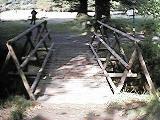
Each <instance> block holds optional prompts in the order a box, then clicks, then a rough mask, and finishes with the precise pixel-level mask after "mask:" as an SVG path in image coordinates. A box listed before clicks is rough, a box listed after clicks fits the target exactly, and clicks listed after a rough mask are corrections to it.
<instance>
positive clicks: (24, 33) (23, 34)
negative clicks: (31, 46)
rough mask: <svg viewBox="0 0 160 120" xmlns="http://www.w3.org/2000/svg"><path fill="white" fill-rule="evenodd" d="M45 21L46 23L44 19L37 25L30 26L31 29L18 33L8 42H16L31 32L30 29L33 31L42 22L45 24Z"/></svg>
mask: <svg viewBox="0 0 160 120" xmlns="http://www.w3.org/2000/svg"><path fill="white" fill-rule="evenodd" d="M43 23H44V21H43V22H41V23H38V24H37V25H34V26H32V27H31V28H29V29H27V30H26V31H24V32H22V33H21V34H19V35H17V36H16V37H14V38H12V39H10V40H9V41H8V43H9V44H10V43H12V42H15V41H17V40H19V39H20V38H22V37H23V36H25V35H26V34H27V33H29V32H30V31H32V30H33V29H35V28H37V27H38V26H39V25H41V24H43Z"/></svg>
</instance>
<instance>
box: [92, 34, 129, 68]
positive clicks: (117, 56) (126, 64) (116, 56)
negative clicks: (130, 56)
mask: <svg viewBox="0 0 160 120" xmlns="http://www.w3.org/2000/svg"><path fill="white" fill-rule="evenodd" d="M94 34H95V35H96V33H94ZM96 38H97V39H98V40H99V41H100V42H101V43H102V44H103V45H104V46H105V47H106V48H107V49H108V51H109V52H110V53H112V55H113V56H114V57H115V58H116V59H117V60H118V61H119V62H120V63H121V64H122V65H123V66H124V67H125V68H127V69H128V67H129V65H128V63H126V62H125V61H124V60H123V59H122V58H121V57H120V56H119V55H118V54H117V53H116V52H115V51H114V50H113V49H112V48H111V47H110V46H108V45H107V44H106V43H105V42H104V41H103V40H102V39H101V38H100V37H99V36H98V35H96Z"/></svg>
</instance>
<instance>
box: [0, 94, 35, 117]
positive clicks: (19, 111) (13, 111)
mask: <svg viewBox="0 0 160 120" xmlns="http://www.w3.org/2000/svg"><path fill="white" fill-rule="evenodd" d="M0 103H1V108H8V109H9V108H10V117H9V120H22V119H23V116H24V112H25V110H26V109H27V107H30V106H31V105H33V103H32V102H31V101H29V100H26V99H25V98H24V97H20V96H11V97H9V98H8V99H7V100H5V101H4V100H3V102H0Z"/></svg>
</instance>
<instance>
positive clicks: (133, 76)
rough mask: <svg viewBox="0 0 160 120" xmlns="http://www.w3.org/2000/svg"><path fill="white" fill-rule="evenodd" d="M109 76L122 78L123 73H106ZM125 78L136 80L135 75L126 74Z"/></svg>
mask: <svg viewBox="0 0 160 120" xmlns="http://www.w3.org/2000/svg"><path fill="white" fill-rule="evenodd" d="M108 74H109V76H110V77H111V78H112V77H113V78H119V77H122V76H123V75H124V73H108ZM126 77H132V78H136V77H137V74H136V73H129V72H128V73H127V76H126Z"/></svg>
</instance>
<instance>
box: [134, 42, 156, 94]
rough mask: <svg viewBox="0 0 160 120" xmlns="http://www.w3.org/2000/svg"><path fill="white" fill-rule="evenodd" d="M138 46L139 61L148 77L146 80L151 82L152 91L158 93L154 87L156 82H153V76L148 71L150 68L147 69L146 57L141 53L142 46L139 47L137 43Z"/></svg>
mask: <svg viewBox="0 0 160 120" xmlns="http://www.w3.org/2000/svg"><path fill="white" fill-rule="evenodd" d="M136 47H137V51H138V58H139V61H140V64H141V67H142V70H143V73H144V75H145V77H146V80H147V82H148V84H149V87H150V93H151V94H154V95H156V89H155V87H154V84H153V82H152V79H151V77H150V75H149V72H148V70H147V67H146V63H145V61H144V59H143V56H142V53H141V51H140V48H139V47H138V45H137V46H136Z"/></svg>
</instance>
